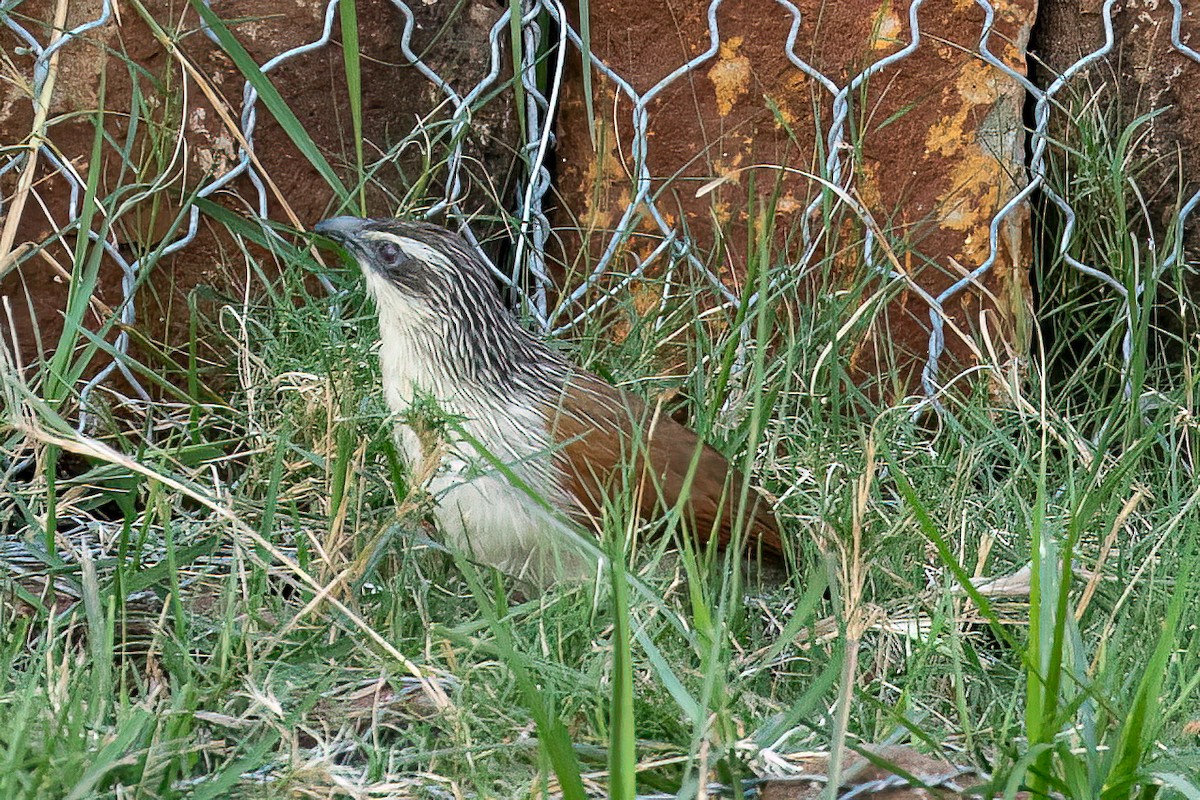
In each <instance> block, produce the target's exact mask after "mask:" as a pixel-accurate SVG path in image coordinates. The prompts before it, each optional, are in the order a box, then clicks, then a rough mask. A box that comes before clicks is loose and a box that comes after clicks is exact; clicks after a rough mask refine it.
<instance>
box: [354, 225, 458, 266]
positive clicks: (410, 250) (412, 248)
mask: <svg viewBox="0 0 1200 800" xmlns="http://www.w3.org/2000/svg"><path fill="white" fill-rule="evenodd" d="M363 238H364V239H367V240H368V241H380V240H386V241H389V242H393V243H395V245H396V246H397V247H399V248H400V250H401V251H402V252H403V253H404V255H406V256H408V257H409V258H411V259H415V260H417V261H424V262H426V263H433V264H438V265H439V266H442V267H446V268H449V267H450V262H449V260H448V259H447V258H446V256H445V254H444V253H441V252H439V251H438V250H436V249H434V248H432V247H430V246H429V245H427V244H425V243H424V242H418V241H417V240H416V239H409V238H408V237H406V236H397V235H396V234H394V233H387V232H385V231H366V232H365V233H364V234H363Z"/></svg>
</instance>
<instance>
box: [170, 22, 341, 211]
mask: <svg viewBox="0 0 1200 800" xmlns="http://www.w3.org/2000/svg"><path fill="white" fill-rule="evenodd" d="M189 2H191V4H192V8H194V9H196V13H197V14H199V15H200V17H201V19H203V20H204V24H205V25H207V26H208V28H209V30H211V31H212V32H213V34H214V35H215V36H216V37H217V40H218V41H220V42H221V47H222V48H223V49H224V50H225V53H226V55H228V56H229V58H230V59H231V60H232V61H233V63H234V65H235V66H237V68H238V70H239V71H240V72H241V73H242V75H243V76H245V78H246V80H247V81H249V82H250V85H251V86H253V87H254V89H255V91H257V92H258V98H259V100H261V101H262V103H263V105H265V106H266V107H267V110H268V111H270V112H271V114H273V115H274V117H275V120H276V121H277V122H278V123H279V126H280V127H281V128H282V129H283V132H284V133H286V134H287V136H288V138H289V139H291V141H292V144H294V145H296V149H297V150H299V151H300V153H301V154H302V155H303V156H304V157H305V158H306V159H308V163H310V164H312V166H313V168H314V169H315V170H316V171H317V172H318V173H319V174H320V175H321V177H322V178H324V179H325V182H326V183H327V184H329V188H331V189H333V192H334V194H336V195H337V197H338V200H339V201H340V202H341V203H342V205H343V206H345V205H348V204H349V203H350V193H349V192H348V191H346V187H345V185H344V184H343V183H342V181H341V179H340V178H338V176H337V173H336V172H334V171H333V167H331V166H330V165H329V162H328V161H326V160H325V156H323V155H322V154H321V151H320V150H319V149H317V145H316V144H315V143H314V142H313V140H312V137H311V136H309V135H308V131H307V130H305V128H304V125H303V124H302V123H301V122H300V120H299V119H297V118H296V115H295V114H294V113H292V109H291V108H289V107H288V104H287V103H286V102H285V101H284V99H283V97H282V96H281V95H280V94H279V90H278V89H276V88H275V85H274V84H273V83H271V81H270V79H269V78H267V76H266V75H264V74H263V72H262V70H261V69H260V68H259V66H258V63H257V62H255V60H254V59H253V58H251V56H250V54H249V53H248V52H246V48H244V47H242V43H241V42H239V41H238V40H237V38H236V37H235V36H234V35H233V33H232V32H231V31H230V30H229V28H228V26H226V25H225V22H224V20H222V19H221V18H220V17H218V16H217V15H216V13H215V12H214V11H213V10H212V9H210V8H209V7H208V6H206V5H205V4H204V3H203V2H202V1H201V0H189Z"/></svg>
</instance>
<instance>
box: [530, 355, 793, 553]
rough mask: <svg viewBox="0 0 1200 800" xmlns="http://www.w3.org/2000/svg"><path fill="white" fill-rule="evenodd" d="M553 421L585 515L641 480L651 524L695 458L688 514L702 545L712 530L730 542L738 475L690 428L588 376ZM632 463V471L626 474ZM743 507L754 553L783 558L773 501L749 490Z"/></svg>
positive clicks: (578, 379)
mask: <svg viewBox="0 0 1200 800" xmlns="http://www.w3.org/2000/svg"><path fill="white" fill-rule="evenodd" d="M548 418H549V420H550V431H551V438H552V440H553V441H554V442H555V445H556V447H557V448H558V449H557V450H556V456H555V457H556V459H557V460H558V463H559V467H560V468H561V469H562V470H563V472H564V473H565V475H566V477H567V480H568V481H569V483H570V489H571V491H572V493H573V494H574V495H575V497H576V498H577V499H578V500H579V502H580V503H581V504H582V505H583V507H584V509H585V510H586V511H587V512H588V513H590V514H595V515H598V514H599V513H600V511H601V509H602V508H603V506H604V503H603V498H604V497H605V496H607V495H609V494H610V493H611V492H613V491H614V490H615V489H617V488H619V487H618V486H617V482H618V481H620V480H621V479H622V475H628V476H636V477H635V478H634V479H636V480H639V481H640V482H641V485H640V486H639V487H638V488H639V491H638V495H637V496H639V497H640V507H639V509H638V512H639V514H640V515H641V516H642V517H643V518H644V519H652V518H654V517H655V516H658V515H660V514H661V513H662V511H663V510H664V509H665V508H672V507H674V506H675V504H676V503H677V502H678V500H679V496H680V494H681V493H682V491H683V486H684V483H685V482H686V479H687V476H688V473H689V470H691V467H692V463H693V461H694V460H695V461H696V468H695V472H694V475H693V478H692V485H691V491H690V493H689V495H688V502H687V504H686V505H685V506H684V512H685V514H686V516H687V517H688V519H689V522H690V524H691V527H692V530H693V531H694V532H695V533H696V535H697V537H698V538H699V540H700V542H701V544H705V543H707V542H708V540H709V539H710V538H711V537H712V535H713V534H714V533H715V534H716V536H717V537H718V538H717V541H718V543H719V544H720V546H721V547H725V546H726V545H728V543H729V540H730V537H731V535H732V531H733V528H734V522H735V518H736V514H737V506H738V504H739V502H740V498H741V492H742V480H741V476H740V475H739V474H738V472H737V470H735V469H733V468H732V467H731V466H730V464H729V462H728V461H727V460H726V459H725V456H723V455H721V454H720V453H719V452H717V451H716V450H715V449H714V448H713V447H711V446H709V445H708V444H706V443H704V442H703V441H701V440H700V437H698V436H697V435H696V434H695V433H694V432H693V431H692V430H691V429H689V428H686V427H684V426H683V425H680V424H679V423H678V422H676V421H675V420H673V419H671V418H670V417H668V416H666V415H665V414H660V415H659V416H657V417H655V416H654V414H653V413H652V411H650V410H649V409H647V408H646V404H645V403H644V402H642V400H640V399H639V398H638V397H636V396H634V395H632V394H630V393H629V392H626V391H623V390H621V389H617V388H615V387H613V386H610V385H609V384H607V383H605V382H604V381H602V380H600V379H599V378H597V377H595V376H593V375H588V374H586V373H575V374H574V375H573V376H572V377H571V378H570V379H569V380H568V382H567V385H566V388H565V390H564V391H563V394H562V396H561V398H560V403H559V405H558V407H557V408H553V409H548ZM647 454H649V458H648V459H647V457H646V456H647ZM647 461H648V462H649V469H646V465H647ZM630 465H633V469H627V468H628V467H629V466H630ZM746 506H747V508H746V509H745V510H744V512H743V513H744V518H745V523H746V524H745V526H744V528H743V530H745V532H746V537H745V538H746V540H747V542H748V544H749V547H750V549H751V550H756V549H758V547H761V551H762V554H763V556H764V557H766V558H767V559H769V560H773V561H779V560H782V557H783V543H782V541H781V539H780V536H779V528H778V525H777V523H776V521H775V516H774V514H773V513H772V512H771V507H770V504H769V503H768V502H767V501H766V499H765V498H763V497H762V496H761V495H760V494H759V493H758V492H757V491H755V490H754V489H753V487H751V489H750V492H749V494H748V496H747V502H746ZM756 546H757V547H756Z"/></svg>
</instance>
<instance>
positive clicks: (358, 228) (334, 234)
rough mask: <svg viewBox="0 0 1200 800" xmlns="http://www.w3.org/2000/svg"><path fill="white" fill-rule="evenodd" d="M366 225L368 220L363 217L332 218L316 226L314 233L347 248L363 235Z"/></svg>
mask: <svg viewBox="0 0 1200 800" xmlns="http://www.w3.org/2000/svg"><path fill="white" fill-rule="evenodd" d="M366 224H367V220H365V219H363V218H361V217H330V218H329V219H324V220H321V221H320V222H318V223H317V224H316V225H314V226H313V232H314V233H319V234H321V235H322V236H324V237H325V238H327V239H332V240H333V241H335V242H337V243H338V244H340V245H342V246H343V247H347V246H348V245H350V244H351V243H352V242H353V241H354V240H355V238H357V237H358V235H359V234H360V233H362V230H363V228H364V227H365V226H366Z"/></svg>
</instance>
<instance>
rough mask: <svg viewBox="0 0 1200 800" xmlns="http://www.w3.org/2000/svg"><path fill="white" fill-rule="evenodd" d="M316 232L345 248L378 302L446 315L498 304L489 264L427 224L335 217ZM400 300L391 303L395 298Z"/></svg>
mask: <svg viewBox="0 0 1200 800" xmlns="http://www.w3.org/2000/svg"><path fill="white" fill-rule="evenodd" d="M313 230H314V231H316V232H317V233H319V234H321V235H322V236H325V237H327V238H329V239H332V240H333V241H335V242H337V243H338V244H339V245H341V246H342V247H343V248H344V249H345V250H346V252H347V253H349V254H350V255H351V256H352V257H353V258H354V259H355V261H357V262H358V265H359V267H361V268H362V271H363V274H364V275H365V276H366V278H367V284H368V286H369V287H370V289H371V291H372V293H373V294H374V295H375V296H376V298H377V299H379V300H381V301H382V300H387V299H396V300H399V299H401V298H402V299H403V300H404V301H405V304H406V305H410V306H412V307H413V310H414V311H419V310H422V307H423V306H424V307H427V308H426V309H424V310H428V311H430V312H435V313H436V312H441V313H442V314H446V313H449V312H453V311H454V308H453V306H454V304H462V303H468V304H470V305H471V306H472V307H478V306H495V305H499V298H498V297H497V294H496V286H495V283H494V282H493V280H492V277H491V275H490V273H489V271H488V268H487V265H486V264H484V263H483V261H482V260H481V259H480V257H479V256H478V255H477V254H476V253H475V252H474V251H473V250H472V249H471V248H470V246H469V245H468V244H467V243H466V242H465V241H463V239H462V238H461V237H460V236H458V235H457V234H454V233H451V232H450V231H448V230H446V229H445V228H440V227H438V226H437V225H430V224H429V223H427V222H413V221H409V220H400V219H362V218H360V217H333V218H332V219H327V220H324V221H322V222H318V223H317V224H316V226H315V227H314V228H313ZM393 292H394V293H396V294H398V295H400V297H397V298H389V297H388V296H387V295H390V294H391V293H393Z"/></svg>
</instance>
